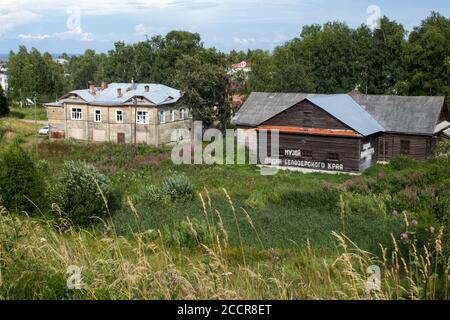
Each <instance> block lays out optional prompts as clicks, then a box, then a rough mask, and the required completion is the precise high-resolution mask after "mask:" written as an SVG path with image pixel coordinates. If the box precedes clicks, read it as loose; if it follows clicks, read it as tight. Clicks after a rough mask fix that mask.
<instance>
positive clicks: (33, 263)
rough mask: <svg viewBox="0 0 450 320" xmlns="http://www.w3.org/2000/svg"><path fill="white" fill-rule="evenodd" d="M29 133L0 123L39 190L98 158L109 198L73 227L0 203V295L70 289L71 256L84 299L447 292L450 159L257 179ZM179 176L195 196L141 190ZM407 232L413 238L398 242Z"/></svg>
mask: <svg viewBox="0 0 450 320" xmlns="http://www.w3.org/2000/svg"><path fill="white" fill-rule="evenodd" d="M35 129H36V128H35V127H34V126H32V125H29V124H23V123H22V122H20V121H18V120H17V119H14V118H3V119H2V118H0V134H1V135H0V149H1V146H2V145H5V144H7V143H8V142H9V141H11V140H12V139H17V138H20V139H21V145H22V147H23V148H24V149H25V150H27V151H28V153H29V155H30V156H31V157H32V159H33V160H34V161H35V163H36V164H37V166H38V168H39V170H40V172H41V173H42V174H43V175H44V176H45V177H46V183H47V184H48V185H51V184H53V183H54V182H55V181H56V179H57V177H58V176H59V175H60V173H61V170H62V167H63V164H64V163H65V161H68V160H82V161H85V162H88V163H90V164H93V165H94V166H95V167H96V168H98V169H99V170H100V171H101V172H103V173H104V174H105V175H107V176H108V177H109V178H110V180H111V181H112V184H113V188H114V190H115V192H116V194H117V201H115V203H110V204H109V206H110V208H109V209H110V212H111V219H107V220H108V221H105V222H101V221H99V223H98V224H95V225H93V226H91V227H90V228H87V229H86V228H85V229H82V230H80V229H74V228H70V229H68V230H65V229H64V230H61V229H59V228H55V227H54V224H53V222H52V221H51V220H47V219H44V220H43V219H42V218H37V217H35V218H26V217H24V216H17V215H13V214H8V213H7V210H6V209H2V210H3V215H0V217H1V219H2V221H1V222H0V225H1V226H2V227H1V231H0V243H1V244H2V246H1V248H2V261H3V264H2V265H1V266H2V275H3V285H0V298H5V299H8V298H39V299H44V298H46V299H64V298H67V293H65V291H64V288H65V284H66V282H65V279H66V277H67V275H66V270H67V267H68V266H70V265H77V266H80V267H81V268H82V270H83V283H84V287H83V290H82V291H80V292H78V294H80V295H81V296H80V297H81V298H86V299H110V298H113V299H134V298H136V299H205V298H210V299H211V298H213V299H217V298H219V299H220V298H230V299H266V298H272V299H326V298H330V299H339V298H343V299H358V298H379V299H400V298H405V299H421V298H422V299H423V298H427V299H433V298H437V297H439V298H445V299H447V298H448V269H449V265H450V264H449V261H450V260H448V253H449V247H448V233H447V232H446V231H444V230H447V229H442V232H439V230H440V227H441V226H446V227H447V224H448V219H447V216H448V208H450V205H449V203H448V201H449V200H450V197H449V194H448V192H449V190H450V180H449V177H450V173H449V172H448V170H449V168H450V166H449V162H448V159H441V160H439V161H434V160H433V161H430V162H428V163H416V162H405V161H396V162H394V163H393V164H391V165H389V166H375V167H373V168H371V169H370V170H368V171H367V172H366V173H365V174H364V175H363V176H362V177H353V176H349V175H325V174H302V173H294V172H280V173H279V174H277V175H275V176H261V175H260V173H259V170H258V168H257V167H256V166H251V165H243V166H237V165H233V166H217V165H215V166H193V165H192V166H190V165H183V166H175V165H174V164H173V163H172V162H171V160H170V150H169V149H166V148H154V147H149V146H130V145H114V144H84V143H80V142H73V141H54V142H51V141H48V139H46V138H45V137H36V135H35ZM174 175H175V176H185V177H186V178H187V179H188V180H189V181H190V182H192V183H193V185H194V187H195V191H196V196H195V197H194V198H193V199H192V200H186V201H172V202H164V203H154V202H151V201H149V199H148V193H147V192H146V190H147V189H148V187H149V186H150V185H154V186H156V187H157V188H159V187H160V186H161V183H162V181H163V180H164V178H165V177H168V176H174ZM446 201H447V202H446ZM415 220H418V221H419V225H418V226H414V227H413V226H412V222H411V221H415ZM405 228H406V229H407V230H409V231H408V232H409V234H410V235H411V237H413V236H414V241H410V240H407V241H401V240H400V234H401V233H403V232H405ZM431 228H433V230H436V231H435V232H433V233H430V232H429V230H431ZM416 236H417V240H416V238H415V237H416ZM424 246H426V247H427V249H426V250H424ZM369 252H370V253H369ZM373 264H375V265H379V266H381V267H382V269H383V274H384V278H383V279H384V281H383V288H382V290H381V291H378V292H369V291H367V287H366V285H365V284H366V279H367V276H368V274H367V272H368V271H367V268H368V267H369V266H371V265H373ZM438 271H439V272H438ZM19 275H21V276H19ZM433 275H435V276H433Z"/></svg>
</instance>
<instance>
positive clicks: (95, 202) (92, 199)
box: [51, 161, 112, 226]
mask: <svg viewBox="0 0 450 320" xmlns="http://www.w3.org/2000/svg"><path fill="white" fill-rule="evenodd" d="M100 190H101V191H100ZM51 195H52V197H53V201H54V202H56V203H57V204H58V205H59V207H60V209H61V211H62V212H63V214H64V215H65V218H67V219H68V220H69V221H70V222H72V223H73V224H75V225H79V226H86V225H88V224H90V223H92V222H93V221H94V217H103V216H105V215H106V214H107V212H108V208H107V207H106V205H105V200H106V201H107V203H109V202H110V200H112V190H111V187H110V182H109V180H108V179H107V177H106V176H104V175H103V174H101V173H100V172H99V171H98V170H97V169H96V168H95V167H94V166H92V165H89V164H87V163H85V162H81V161H76V162H75V161H69V162H66V163H65V164H64V167H63V172H62V175H61V177H60V179H59V182H58V183H56V184H55V185H54V187H53V190H52V192H51Z"/></svg>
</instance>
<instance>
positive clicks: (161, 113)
mask: <svg viewBox="0 0 450 320" xmlns="http://www.w3.org/2000/svg"><path fill="white" fill-rule="evenodd" d="M159 123H166V114H165V112H164V110H160V111H159Z"/></svg>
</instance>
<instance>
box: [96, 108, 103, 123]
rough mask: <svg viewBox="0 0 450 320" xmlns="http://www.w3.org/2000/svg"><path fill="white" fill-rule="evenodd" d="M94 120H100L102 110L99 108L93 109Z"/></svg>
mask: <svg viewBox="0 0 450 320" xmlns="http://www.w3.org/2000/svg"><path fill="white" fill-rule="evenodd" d="M94 122H102V111H101V110H95V111H94Z"/></svg>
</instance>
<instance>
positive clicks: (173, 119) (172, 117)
mask: <svg viewBox="0 0 450 320" xmlns="http://www.w3.org/2000/svg"><path fill="white" fill-rule="evenodd" d="M170 121H172V122H174V121H175V110H170Z"/></svg>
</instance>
